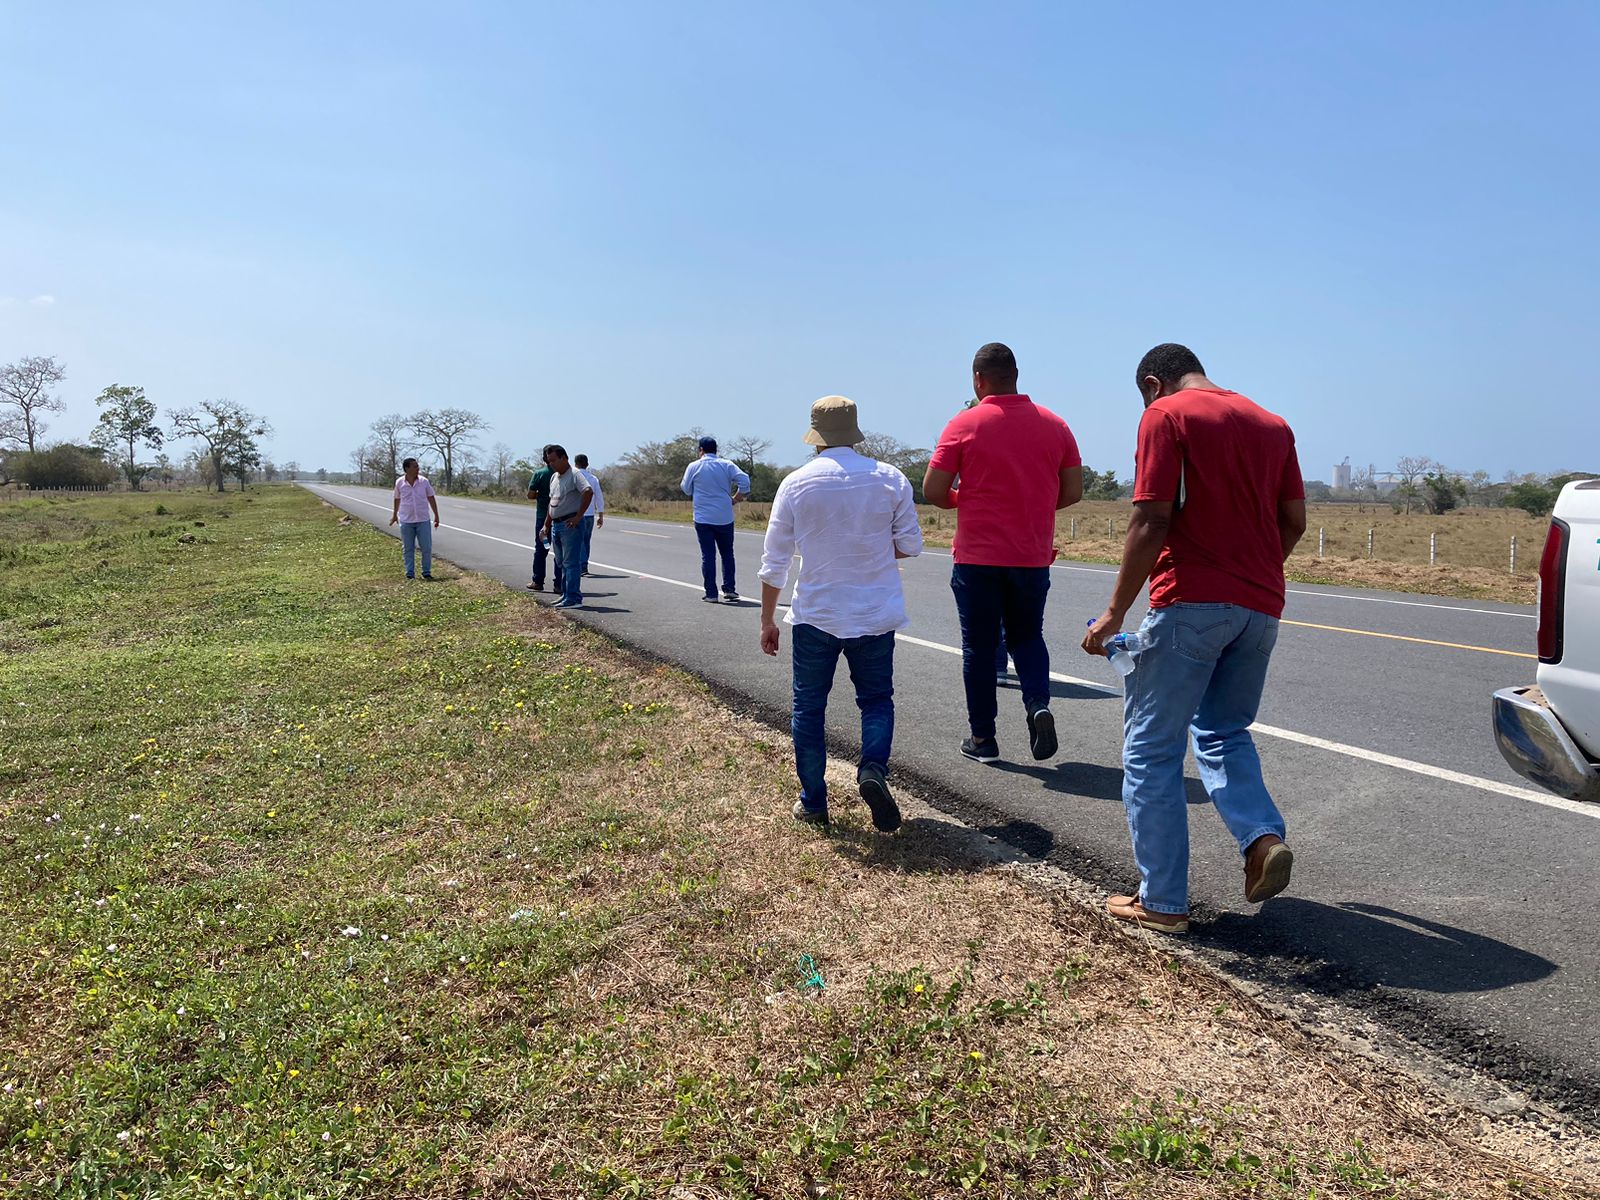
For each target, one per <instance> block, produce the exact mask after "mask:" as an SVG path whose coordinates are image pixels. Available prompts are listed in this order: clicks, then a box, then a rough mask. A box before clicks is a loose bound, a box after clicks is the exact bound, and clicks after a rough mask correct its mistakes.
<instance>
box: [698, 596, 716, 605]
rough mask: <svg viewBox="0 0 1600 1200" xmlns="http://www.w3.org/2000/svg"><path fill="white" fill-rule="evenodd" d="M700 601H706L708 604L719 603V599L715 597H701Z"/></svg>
mask: <svg viewBox="0 0 1600 1200" xmlns="http://www.w3.org/2000/svg"><path fill="white" fill-rule="evenodd" d="M700 599H702V600H704V601H705V602H706V603H707V604H715V603H717V598H716V597H715V596H701V597H700Z"/></svg>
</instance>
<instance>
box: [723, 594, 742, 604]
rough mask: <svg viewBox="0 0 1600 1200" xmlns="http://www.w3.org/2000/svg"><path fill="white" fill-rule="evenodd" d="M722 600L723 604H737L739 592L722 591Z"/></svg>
mask: <svg viewBox="0 0 1600 1200" xmlns="http://www.w3.org/2000/svg"><path fill="white" fill-rule="evenodd" d="M722 602H723V603H724V604H737V603H739V593H738V592H723V593H722Z"/></svg>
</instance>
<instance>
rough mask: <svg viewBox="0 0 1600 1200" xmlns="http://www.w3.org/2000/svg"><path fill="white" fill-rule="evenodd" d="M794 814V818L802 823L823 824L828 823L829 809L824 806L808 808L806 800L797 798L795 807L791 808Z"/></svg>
mask: <svg viewBox="0 0 1600 1200" xmlns="http://www.w3.org/2000/svg"><path fill="white" fill-rule="evenodd" d="M789 811H790V812H791V813H793V814H794V819H795V820H796V821H799V822H800V823H801V824H802V825H822V826H826V825H827V823H828V810H827V808H826V807H823V808H807V807H806V802H805V801H804V800H796V801H795V802H794V807H793V808H791V809H790V810H789Z"/></svg>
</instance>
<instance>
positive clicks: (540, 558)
mask: <svg viewBox="0 0 1600 1200" xmlns="http://www.w3.org/2000/svg"><path fill="white" fill-rule="evenodd" d="M552 560H553V561H554V564H555V569H556V578H555V585H556V591H558V592H559V591H560V590H561V559H560V557H559V556H557V555H554V554H552V553H551V552H550V545H549V543H548V542H546V541H545V540H544V522H543V521H540V522H539V523H538V525H537V526H535V528H534V531H533V586H534V587H541V588H542V587H543V586H544V569H545V564H546V563H547V562H550V561H552Z"/></svg>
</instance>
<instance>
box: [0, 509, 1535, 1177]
mask: <svg viewBox="0 0 1600 1200" xmlns="http://www.w3.org/2000/svg"><path fill="white" fill-rule="evenodd" d="M169 508H170V509H171V511H165V510H166V509H169ZM443 573H444V574H446V575H448V576H450V578H448V579H446V580H445V581H443V582H441V583H439V584H436V585H433V586H429V585H425V584H422V583H420V582H418V583H411V584H408V583H406V581H404V580H403V579H401V578H399V571H398V559H397V555H396V552H395V549H394V543H393V542H392V541H390V540H388V539H385V538H383V537H381V536H379V535H377V534H376V533H374V532H373V531H372V530H370V529H369V528H368V527H367V526H365V525H364V524H361V523H354V524H340V523H339V522H338V520H337V515H336V514H334V513H333V512H332V511H331V510H329V509H327V508H326V507H323V506H319V504H318V502H317V501H316V500H315V499H313V498H312V497H310V496H308V495H307V494H305V493H303V492H300V491H297V490H290V489H269V490H264V491H262V492H259V493H257V494H254V495H249V496H238V495H230V496H226V497H201V496H184V497H181V498H173V497H155V496H151V497H147V498H146V497H136V496H133V497H115V498H104V499H101V498H94V499H82V500H50V501H20V502H16V503H14V504H11V505H8V506H7V507H6V508H5V509H4V510H0V647H3V649H4V651H5V658H4V659H3V661H0V1190H4V1191H7V1192H9V1193H15V1194H52V1195H71V1196H102V1195H107V1196H109V1195H133V1194H139V1195H155V1194H160V1195H162V1196H163V1197H201V1196H206V1197H209V1196H237V1195H272V1196H318V1197H328V1196H342V1195H349V1196H355V1195H362V1196H368V1195H429V1196H456V1195H469V1194H470V1195H487V1196H509V1195H537V1196H597V1197H598V1196H647V1195H651V1196H653V1195H659V1196H667V1197H673V1198H675V1200H686V1198H688V1197H710V1196H730V1197H732V1196H752V1197H753V1196H778V1195H802V1194H809V1195H812V1196H818V1195H823V1194H829V1195H838V1196H846V1195H849V1196H873V1197H880V1196H883V1197H894V1196H936V1195H968V1194H971V1195H987V1196H1031V1195H1038V1196H1043V1195H1081V1196H1199V1195H1229V1196H1232V1195H1239V1196H1282V1197H1291V1196H1293V1197H1310V1196H1317V1197H1335V1196H1357V1195H1360V1196H1374V1195H1379V1196H1441V1197H1443V1196H1449V1197H1476V1196H1500V1195H1505V1194H1508V1191H1515V1192H1520V1193H1521V1194H1541V1193H1545V1192H1547V1191H1550V1192H1551V1193H1552V1194H1553V1191H1554V1190H1559V1189H1558V1188H1556V1185H1553V1184H1549V1183H1548V1182H1541V1181H1540V1180H1539V1179H1537V1178H1535V1177H1533V1176H1532V1174H1531V1173H1530V1172H1528V1171H1526V1170H1523V1169H1522V1168H1519V1167H1517V1166H1515V1165H1514V1164H1510V1163H1507V1162H1505V1161H1503V1160H1500V1159H1496V1158H1494V1157H1492V1156H1488V1155H1484V1154H1479V1153H1476V1152H1474V1151H1473V1150H1472V1149H1471V1148H1470V1147H1468V1146H1466V1145H1465V1144H1464V1143H1462V1142H1461V1141H1460V1140H1459V1139H1452V1138H1447V1137H1444V1136H1443V1135H1442V1132H1441V1129H1440V1127H1439V1126H1437V1125H1436V1124H1433V1123H1430V1122H1428V1121H1427V1120H1425V1119H1423V1118H1421V1117H1419V1116H1417V1115H1415V1113H1416V1112H1417V1109H1416V1106H1415V1104H1414V1103H1413V1101H1414V1100H1415V1096H1414V1094H1413V1093H1412V1092H1411V1091H1410V1090H1409V1086H1408V1085H1406V1084H1404V1083H1399V1082H1396V1081H1394V1080H1386V1079H1384V1078H1382V1077H1381V1076H1377V1075H1367V1074H1364V1073H1362V1071H1361V1070H1359V1069H1356V1068H1342V1067H1335V1066H1334V1065H1332V1064H1330V1062H1329V1061H1328V1060H1327V1059H1325V1058H1323V1057H1322V1056H1320V1055H1319V1054H1318V1053H1317V1052H1316V1051H1315V1050H1314V1049H1312V1048H1311V1047H1310V1046H1309V1045H1308V1044H1307V1043H1306V1042H1305V1041H1304V1040H1303V1039H1302V1038H1301V1037H1300V1036H1299V1035H1298V1034H1297V1033H1295V1031H1294V1030H1293V1029H1292V1028H1290V1027H1288V1026H1286V1025H1283V1024H1281V1023H1279V1022H1277V1021H1275V1020H1273V1019H1271V1018H1270V1017H1268V1016H1266V1015H1264V1014H1263V1013H1261V1012H1260V1011H1259V1010H1257V1009H1255V1008H1254V1007H1253V1006H1252V1005H1251V1004H1250V1003H1249V1002H1248V1001H1246V1000H1244V999H1243V998H1242V997H1240V996H1239V995H1238V994H1237V993H1235V992H1234V991H1233V990H1231V989H1230V988H1228V987H1226V986H1225V985H1224V984H1222V983H1220V982H1219V981H1217V980H1216V979H1215V978H1213V977H1212V976H1210V975H1208V974H1206V973H1205V972H1202V971H1198V970H1195V969H1192V968H1191V967H1189V966H1187V965H1185V964H1184V963H1183V962H1182V961H1180V960H1177V959H1174V958H1172V957H1170V956H1169V955H1168V954H1167V953H1165V952H1164V947H1163V946H1162V944H1161V943H1159V942H1155V941H1135V940H1131V939H1128V938H1126V937H1124V936H1122V935H1121V934H1120V933H1118V932H1116V931H1113V930H1111V929H1109V928H1108V927H1107V926H1106V925H1105V924H1104V923H1103V922H1102V921H1101V919H1100V918H1099V917H1098V916H1097V915H1096V914H1095V913H1093V912H1092V911H1091V910H1089V909H1086V908H1084V907H1083V906H1081V905H1079V904H1077V903H1075V902H1073V901H1071V900H1068V899H1063V898H1059V897H1052V896H1051V895H1050V894H1047V893H1045V892H1043V891H1041V890H1040V889H1038V888H1035V887H1031V886H1028V885H1026V884H1025V883H1024V882H1022V881H1020V880H1019V879H1018V878H1017V877H1016V876H1015V875H1014V874H1012V873H1010V872H1008V871H1006V870H1004V869H1000V868H997V867H995V866H994V865H992V863H989V862H988V861H986V860H985V859H984V858H983V857H982V856H979V855H977V854H975V853H974V852H973V851H972V849H971V848H970V844H969V843H968V841H967V840H965V838H964V837H963V835H962V832H961V831H960V830H959V829H957V828H955V827H952V826H950V825H948V824H946V823H944V822H943V821H941V820H938V819H934V818H930V817H922V818H919V819H915V820H913V821H911V822H910V823H909V824H908V826H907V828H906V829H905V830H904V831H903V832H902V834H900V835H899V836H896V837H894V838H890V839H881V838H878V837H876V836H875V835H873V834H872V833H871V832H870V830H869V828H868V827H867V825H866V823H865V822H864V821H862V820H860V819H859V817H858V816H857V815H856V814H852V813H848V812H845V813H843V814H841V816H842V819H841V820H840V821H838V822H837V823H836V827H835V832H834V833H833V834H832V835H831V836H828V837H822V836H818V835H816V834H815V833H813V832H811V831H809V830H805V829H800V828H795V827H792V822H790V821H789V820H788V818H787V815H786V808H787V802H788V799H789V796H790V794H791V791H792V784H791V779H790V774H789V764H788V755H787V747H786V746H785V745H783V744H782V743H781V742H780V740H779V739H777V738H776V737H774V736H773V735H771V734H769V733H767V732H765V731H762V730H760V729H759V728H757V727H754V726H751V725H749V724H746V723H743V722H740V721H739V720H737V719H735V718H733V717H732V716H730V715H729V714H727V713H726V712H725V711H723V710H721V709H720V708H718V706H716V705H715V704H714V703H713V702H712V700H711V699H710V698H709V696H708V693H707V692H706V691H705V689H704V688H703V687H701V686H700V685H698V684H697V683H696V682H695V681H693V680H691V679H689V678H687V677H685V676H683V675H681V674H679V673H676V672H673V671H670V670H666V669H662V668H654V667H647V666H643V665H641V664H639V663H637V662H636V661H634V660H632V659H630V658H629V657H628V656H626V655H625V654H623V653H621V652H619V651H617V650H615V649H614V648H612V647H610V646H608V645H607V644H606V643H604V642H603V641H602V640H601V639H600V638H599V637H597V636H595V635H592V634H588V633H586V632H585V631H583V630H581V629H580V628H578V627H576V626H574V625H572V624H570V623H567V622H564V621H562V620H560V619H558V618H556V617H555V616H554V615H552V614H549V613H546V612H544V611H542V610H539V609H537V608H535V607H534V606H533V605H531V604H528V603H526V602H525V601H524V600H522V599H521V598H519V597H516V596H514V595H512V594H510V593H508V592H506V591H505V590H504V589H502V588H500V587H499V586H498V585H494V584H491V583H489V582H487V581H484V580H481V579H479V578H476V577H473V576H462V575H458V573H456V572H454V571H453V570H450V571H445V572H443Z"/></svg>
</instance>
